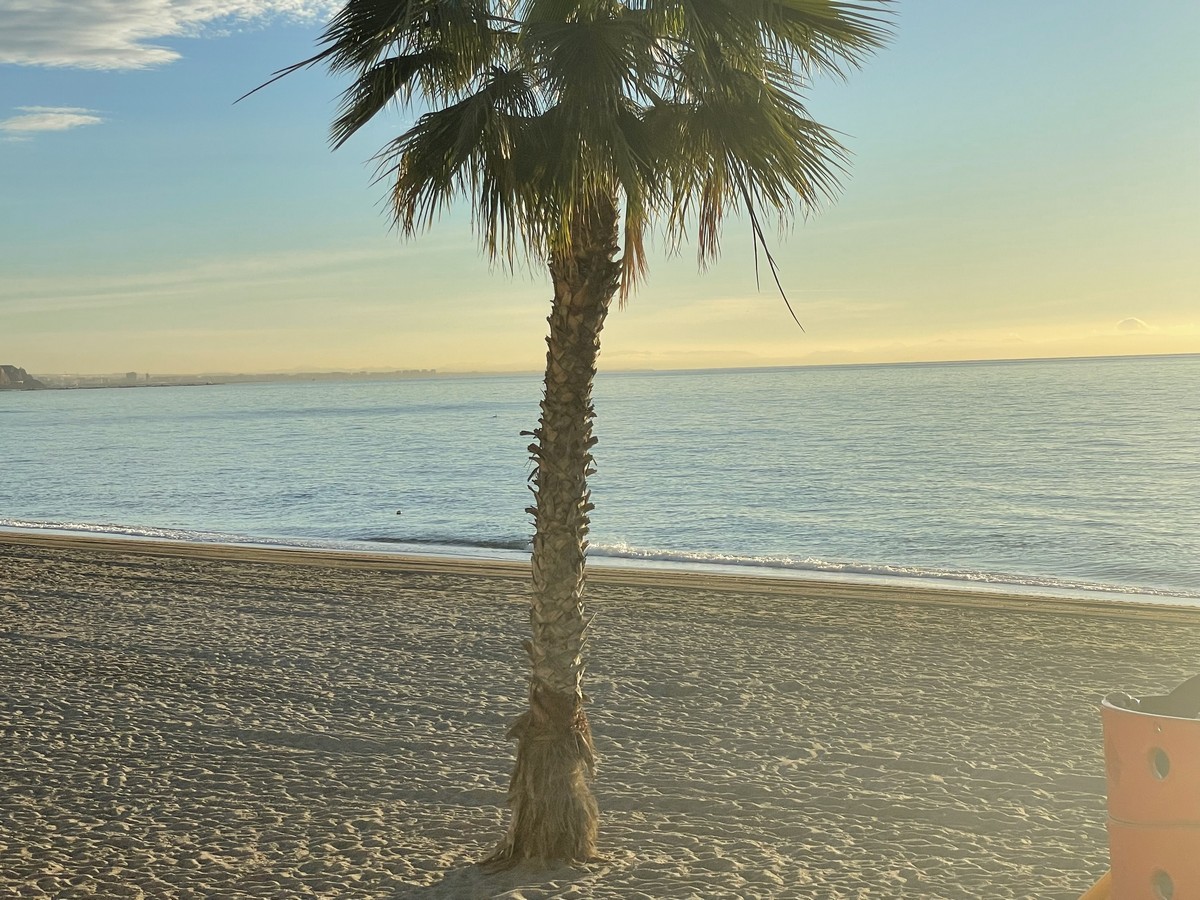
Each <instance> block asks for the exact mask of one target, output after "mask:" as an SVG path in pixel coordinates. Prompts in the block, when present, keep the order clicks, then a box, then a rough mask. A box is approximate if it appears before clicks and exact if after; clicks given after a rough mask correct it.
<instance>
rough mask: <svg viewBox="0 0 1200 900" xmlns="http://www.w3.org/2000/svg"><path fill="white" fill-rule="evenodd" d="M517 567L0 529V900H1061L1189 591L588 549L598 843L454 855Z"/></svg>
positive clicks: (1177, 634)
mask: <svg viewBox="0 0 1200 900" xmlns="http://www.w3.org/2000/svg"><path fill="white" fill-rule="evenodd" d="M525 592H526V583H525V576H524V571H523V567H522V566H520V565H513V564H506V563H472V562H463V561H449V560H430V559H405V558H399V557H395V556H350V555H337V554H329V553H317V552H307V551H272V550H254V549H248V548H245V549H243V548H229V547H218V546H207V547H196V546H193V545H177V544H153V543H151V542H127V541H115V540H103V539H93V538H64V537H54V536H50V535H24V534H13V533H8V534H0V758H2V759H3V761H4V762H3V768H2V770H0V896H5V897H10V896H11V897H18V898H42V897H48V898H60V897H76V896H80V897H82V896H98V897H106V898H107V897H180V898H234V897H347V898H349V897H363V898H366V897H379V898H385V897H386V898H399V897H415V898H425V897H429V898H483V897H509V898H525V900H532V898H550V897H566V898H571V897H597V898H601V897H603V898H621V900H628V898H675V897H681V898H682V897H696V898H713V897H737V898H745V897H797V898H809V897H812V898H875V897H911V898H997V900H998V898H1031V897H1036V898H1063V900H1066V898H1072V900H1073V898H1076V897H1078V895H1079V894H1080V893H1082V892H1083V891H1084V890H1085V889H1086V888H1087V887H1089V886H1090V885H1091V884H1092V883H1093V882H1094V881H1095V880H1096V879H1097V878H1098V877H1099V876H1100V875H1101V874H1102V873H1103V872H1104V871H1105V870H1106V869H1107V866H1108V862H1107V842H1106V836H1105V829H1104V819H1105V811H1104V803H1105V800H1104V797H1105V782H1104V768H1103V755H1102V750H1101V735H1100V720H1099V714H1098V710H1097V704H1098V702H1099V700H1100V698H1101V697H1102V696H1103V695H1104V694H1105V693H1107V692H1109V691H1111V690H1117V689H1120V690H1127V691H1129V692H1130V693H1133V694H1139V693H1158V692H1161V691H1162V690H1163V689H1165V688H1169V687H1172V686H1174V685H1175V684H1176V683H1178V682H1179V681H1181V680H1182V679H1183V678H1184V677H1186V676H1187V675H1189V674H1194V673H1195V671H1196V666H1197V647H1200V610H1189V609H1173V608H1160V607H1151V606H1143V607H1137V606H1129V605H1123V604H1091V603H1072V602H1069V601H1039V600H1030V599H1028V598H1006V597H1002V596H999V595H993V594H971V593H966V592H933V591H925V590H915V589H899V588H896V589H892V588H883V587H872V586H857V585H855V586H852V585H845V584H840V585H839V584H831V585H821V584H815V583H805V582H798V581H771V580H767V579H756V578H742V579H736V578H705V577H703V576H698V575H686V574H667V573H660V572H654V571H647V570H627V571H612V570H610V571H604V570H599V569H597V570H594V572H593V577H592V581H591V589H590V594H589V597H590V601H589V602H590V609H591V611H592V612H594V614H595V623H594V631H593V636H592V640H591V645H590V653H591V656H590V667H589V675H588V680H587V685H588V689H589V694H590V697H591V701H592V702H591V707H590V716H591V720H592V727H593V729H594V731H595V738H596V744H597V748H598V750H599V752H600V754H601V760H600V766H601V767H600V772H599V777H598V780H597V783H596V793H597V797H598V799H599V802H600V807H601V811H602V815H603V820H602V833H601V841H602V846H603V848H604V851H605V853H606V858H605V859H604V861H603V862H600V863H596V864H593V865H591V866H589V867H586V868H579V869H567V868H563V869H558V870H554V871H550V872H535V871H527V870H516V871H513V872H508V873H503V874H490V875H489V874H485V873H483V872H481V871H480V870H479V869H478V868H476V867H475V866H474V865H473V863H474V861H476V860H478V859H480V858H482V857H483V856H485V855H486V854H487V852H488V851H489V850H490V849H491V848H492V846H493V845H494V844H495V843H496V842H497V841H498V840H499V838H500V837H501V835H502V832H503V827H504V822H505V809H504V794H505V785H506V782H507V778H508V772H509V767H510V764H511V761H512V756H513V749H512V746H511V745H510V744H509V743H508V742H507V741H506V740H505V737H504V732H505V728H506V725H507V723H508V722H509V721H510V720H511V719H512V718H513V717H515V716H516V715H517V714H519V713H520V712H521V711H522V709H523V704H524V690H525V685H524V672H523V669H522V663H521V652H520V647H519V644H520V641H521V639H522V638H523V637H524V636H525V633H526V627H527V610H526V603H525Z"/></svg>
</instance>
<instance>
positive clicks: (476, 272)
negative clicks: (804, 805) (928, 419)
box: [0, 0, 1200, 374]
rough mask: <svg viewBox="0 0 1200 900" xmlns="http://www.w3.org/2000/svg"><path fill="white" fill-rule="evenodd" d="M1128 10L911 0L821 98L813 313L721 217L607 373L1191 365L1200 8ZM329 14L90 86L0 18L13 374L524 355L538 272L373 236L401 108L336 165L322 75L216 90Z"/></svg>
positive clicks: (90, 80) (1, 338)
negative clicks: (719, 244) (826, 143)
mask: <svg viewBox="0 0 1200 900" xmlns="http://www.w3.org/2000/svg"><path fill="white" fill-rule="evenodd" d="M181 2H184V3H185V5H186V4H187V3H192V2H193V0H181ZM246 3H247V4H248V7H247V8H249V7H250V6H254V5H255V4H254V3H253V2H251V0H246ZM81 5H82V6H83V7H86V8H87V9H88V10H90V11H91V18H90V19H89V20H88V21H90V22H91V23H92V26H95V25H96V22H102V21H107V20H106V19H105V18H104V17H110V16H111V17H115V18H119V17H120V15H121V13H119V12H113V11H111V10H110V9H109V8H108V7H107V6H105V5H104V4H101V3H99V2H98V0H82V2H81ZM1146 6H1147V8H1148V9H1152V11H1153V12H1154V15H1142V16H1137V17H1133V18H1131V17H1129V16H1128V15H1125V14H1124V13H1125V7H1124V5H1117V2H1116V0H1098V2H1097V3H1096V4H1092V5H1091V6H1089V8H1088V11H1087V14H1086V16H1083V15H1082V13H1081V11H1080V9H1079V8H1078V7H1077V6H1076V5H1075V4H1044V3H1040V2H1036V0H1027V2H1016V3H1012V4H1005V5H1004V7H1003V9H1001V8H997V7H994V6H993V5H986V4H963V3H961V2H958V0H909V2H905V3H900V4H898V7H897V8H898V10H899V20H898V23H897V36H896V39H895V42H894V44H893V45H892V46H891V47H889V48H887V49H885V50H883V51H882V52H881V53H880V54H879V55H878V56H877V57H876V58H875V59H873V60H872V61H870V62H869V63H868V64H867V66H866V68H865V69H864V70H863V71H861V72H857V73H852V74H851V75H850V77H849V79H848V81H847V82H846V83H845V84H838V83H829V82H821V83H819V84H817V85H815V86H814V88H813V91H812V95H811V98H810V103H809V107H810V111H811V112H812V114H813V116H814V118H816V119H818V120H819V121H822V122H824V123H826V124H828V125H830V126H831V127H833V128H835V129H837V130H839V131H840V132H843V133H844V134H845V137H844V141H845V143H846V144H847V146H848V147H849V148H850V150H851V151H852V152H853V162H852V166H851V169H850V172H849V173H848V175H847V177H846V178H845V182H844V184H845V189H844V192H843V194H842V196H841V197H840V199H839V201H838V202H837V203H836V204H834V205H832V206H830V208H828V209H825V210H822V211H820V212H819V213H817V214H814V215H812V216H810V217H808V218H807V219H802V220H800V221H799V222H797V223H796V225H795V227H794V229H792V230H791V231H790V232H789V233H788V234H787V235H786V236H784V237H783V238H781V241H780V242H779V244H778V245H777V248H776V256H777V258H778V261H779V263H780V267H781V274H782V278H783V282H784V286H785V288H786V289H787V291H788V296H789V298H790V300H791V302H792V305H793V307H794V308H795V309H796V312H797V314H798V316H799V317H800V319H801V321H802V322H803V324H804V326H805V331H803V332H802V331H801V330H800V329H799V328H797V327H796V325H795V324H794V323H793V322H792V320H791V317H790V316H789V315H788V313H787V310H786V308H785V307H784V304H783V302H782V300H781V299H780V297H779V295H778V293H777V292H776V291H775V288H774V285H773V284H772V282H771V280H770V277H769V274H768V273H766V270H765V266H764V268H763V283H762V285H761V288H760V287H757V286H756V284H755V274H754V272H755V264H754V259H753V255H752V254H751V252H750V239H749V234H748V231H747V228H746V226H745V223H744V222H739V221H736V220H734V221H730V222H729V223H728V224H727V227H726V228H725V231H724V244H725V251H726V252H725V256H724V258H723V259H722V260H721V261H720V263H719V264H718V265H716V266H714V267H713V269H712V270H711V271H709V272H707V273H704V274H700V273H698V272H697V271H696V267H695V264H694V260H693V258H692V256H691V255H690V252H691V251H690V250H688V249H686V248H685V250H684V251H683V254H682V256H681V257H680V258H675V259H668V258H664V257H663V256H662V255H661V254H660V255H659V256H658V257H657V258H652V259H651V268H650V275H649V279H648V281H647V283H646V284H645V285H644V286H643V287H642V288H641V290H640V291H639V292H638V293H637V294H635V295H634V296H633V297H632V298H631V299H630V301H629V303H628V305H627V306H626V307H625V308H624V309H619V310H614V311H613V313H612V315H611V316H610V317H609V320H608V325H607V327H606V331H605V334H604V349H603V352H602V355H601V365H602V368H604V369H607V370H616V369H629V368H706V367H719V366H758V365H804V364H823V363H859V362H905V361H934V360H962V359H987V358H1003V359H1014V358H1041V357H1055V356H1103V355H1134V354H1158V353H1196V352H1200V253H1197V247H1200V154H1197V153H1196V148H1197V146H1200V116H1198V115H1197V108H1198V103H1197V101H1198V99H1200V62H1198V61H1197V55H1196V54H1195V53H1194V46H1195V45H1196V43H1197V42H1198V39H1200V5H1194V4H1183V3H1177V2H1175V0H1148V3H1147V4H1146ZM276 7H278V4H276ZM276 7H271V6H270V5H269V4H266V5H264V6H263V10H262V14H263V15H264V16H267V17H268V18H267V21H268V22H269V21H270V20H269V14H270V12H271V9H274V8H276ZM112 24H113V34H114V35H115V34H117V33H118V32H120V29H119V28H117V26H118V25H119V24H120V23H119V22H116V21H114V22H113V23H112ZM60 26H61V23H53V22H47V23H45V28H46V30H47V34H50V33H51V32H53V31H55V30H56V29H59V28H60ZM165 27H166V26H164V28H165ZM68 31H69V29H68ZM93 31H94V32H95V34H101V33H102V29H101V30H100V31H96V30H95V27H93ZM318 31H319V26H318V25H317V24H315V23H310V24H308V25H305V26H296V25H294V24H292V25H285V24H282V23H276V24H267V25H264V26H263V27H261V28H259V29H258V30H255V31H250V32H245V33H238V32H234V33H232V34H230V33H226V32H217V31H214V32H213V33H212V34H211V35H204V34H201V38H202V39H196V40H187V41H183V40H177V39H175V38H172V37H170V34H171V33H170V32H169V31H164V32H163V37H162V39H161V41H157V40H156V41H155V42H154V43H156V44H162V45H163V46H169V47H170V48H171V52H170V53H168V54H166V55H164V56H162V57H161V58H158V57H154V58H151V57H149V56H147V55H146V53H147V52H148V51H147V50H146V48H145V47H140V48H137V47H133V45H129V46H125V45H120V46H118V45H117V44H114V46H113V47H112V48H110V50H111V51H112V52H111V53H108V54H107V55H105V57H104V59H105V60H107V62H106V63H105V66H106V68H105V70H104V71H99V72H97V71H89V70H86V69H84V68H74V69H72V68H65V69H64V68H49V67H47V66H48V65H55V66H61V65H63V64H64V60H58V61H57V62H56V61H55V60H51V59H49V58H48V57H47V58H44V59H43V58H41V57H39V56H38V52H39V51H37V47H39V46H43V45H42V44H39V43H37V42H36V41H26V42H25V43H23V44H21V45H20V47H17V46H16V45H15V44H14V43H12V42H13V40H15V39H13V38H12V37H11V35H10V36H9V37H6V36H5V34H6V32H5V29H4V27H3V20H2V18H0V67H2V68H3V70H4V77H3V79H0V101H2V102H0V167H2V168H3V171H4V173H5V175H6V185H5V196H4V199H3V210H4V214H3V215H2V216H0V274H2V275H3V277H2V278H0V362H3V363H9V364H12V365H18V366H22V367H24V368H26V369H28V370H29V371H30V372H31V373H34V374H37V373H73V372H74V373H86V372H125V371H140V372H146V371H150V372H162V373H167V372H172V373H189V372H267V371H294V370H332V369H352V370H360V369H368V368H435V369H438V370H439V371H534V370H538V369H540V367H541V365H542V361H543V354H544V350H545V347H544V344H543V340H542V338H543V335H544V333H545V316H546V313H547V311H548V305H549V301H550V288H549V284H548V281H547V279H546V277H545V276H544V275H543V274H542V273H541V272H540V271H537V270H536V268H535V269H534V270H533V271H521V272H518V273H516V274H515V275H509V274H506V273H504V272H500V271H491V270H490V269H489V266H488V265H487V264H486V262H484V261H483V260H482V259H481V257H480V253H479V250H478V247H477V245H476V243H475V241H474V239H473V237H472V235H471V234H470V231H469V228H468V226H467V224H466V221H465V216H464V214H463V213H462V211H460V210H456V211H453V212H451V213H450V214H448V215H447V216H446V218H445V221H443V222H441V223H439V224H438V225H437V226H435V228H434V230H433V231H432V232H431V233H429V234H427V235H424V236H422V237H420V238H418V239H417V240H416V241H413V242H409V243H404V242H401V241H400V240H399V239H398V238H397V236H396V235H395V234H394V233H389V231H388V229H387V221H386V218H385V217H384V216H383V215H382V214H381V210H380V204H379V199H380V196H381V194H382V187H381V186H379V185H372V184H371V168H370V166H369V165H364V160H368V159H369V158H370V156H371V155H372V153H374V151H375V150H377V149H378V148H379V147H380V146H381V145H382V144H383V143H385V142H386V141H387V140H388V139H389V138H390V137H392V136H394V135H395V134H396V133H398V132H399V131H400V130H401V129H402V127H403V122H402V121H401V120H400V119H398V118H397V119H396V120H394V121H391V122H387V123H380V124H379V125H377V126H372V127H371V128H370V129H368V130H366V131H365V132H364V133H363V134H362V135H360V136H358V137H356V138H355V140H354V141H352V142H351V143H350V144H349V145H347V147H346V148H344V149H342V150H340V151H338V152H337V153H333V154H331V153H329V152H328V150H327V148H326V144H325V129H326V128H327V125H328V119H329V115H330V108H331V106H330V103H331V101H332V99H333V98H334V97H335V96H336V94H337V92H338V90H339V89H340V86H339V85H338V84H337V83H335V82H334V81H332V80H330V79H329V78H327V77H325V76H323V75H321V74H320V73H318V72H310V73H305V74H302V75H298V76H296V77H295V78H294V79H292V80H291V81H289V80H287V79H285V81H284V82H281V83H280V84H279V85H277V86H273V87H272V88H271V89H269V90H267V91H264V92H261V93H260V94H256V95H255V96H254V97H253V98H250V99H249V100H247V101H244V102H243V103H241V104H238V105H237V106H234V105H232V103H231V101H232V100H233V99H234V98H235V97H237V96H238V95H239V94H241V93H243V92H244V91H245V90H246V89H247V88H248V87H253V86H254V85H255V84H257V83H259V82H260V81H261V80H263V78H264V77H265V76H266V75H269V73H270V71H272V70H274V69H276V68H278V67H279V66H281V65H283V64H286V63H288V62H291V61H293V60H294V59H298V58H302V57H303V56H305V55H306V53H307V51H308V49H309V48H310V47H311V46H312V43H313V40H314V38H315V35H316V34H317V33H318ZM95 34H93V32H89V35H92V37H94V36H95ZM114 40H115V38H114ZM122 40H124V38H122ZM64 42H65V43H64ZM94 43H95V42H94V41H93V40H92V38H91V37H89V39H88V40H87V41H84V40H82V39H80V40H79V41H77V42H75V43H72V37H71V35H70V34H66V35H62V34H58V37H57V38H56V41H55V42H48V43H45V44H44V46H45V47H47V48H52V47H55V46H58V47H60V49H61V47H62V46H68V47H71V46H74V47H76V50H77V51H78V53H79V54H84V56H86V53H85V51H87V52H89V53H90V52H91V51H90V50H88V48H89V47H92V46H93V44H94ZM31 48H32V49H31ZM81 48H82V49H81ZM122 48H124V49H122ZM131 48H132V49H131ZM18 50H19V51H20V52H19V53H18V52H17V51H18ZM46 52H47V53H48V52H49V50H47V51H46ZM55 52H58V51H55ZM123 53H125V54H127V55H128V59H125V57H124V56H122V54H123ZM173 54H174V55H179V54H181V55H182V56H181V58H178V59H175V60H174V61H171V58H172V55H173ZM84 56H80V57H79V59H78V60H75V61H74V62H72V61H71V60H66V61H65V64H66V65H67V66H72V65H75V66H84V65H85V64H87V63H86V59H85V58H84ZM123 59H124V60H125V61H124V62H122V60H123ZM155 60H157V61H155ZM1114 60H1120V66H1119V67H1116V68H1114V65H1113V61H1114ZM43 63H44V64H46V65H42V64H43ZM139 66H140V68H139Z"/></svg>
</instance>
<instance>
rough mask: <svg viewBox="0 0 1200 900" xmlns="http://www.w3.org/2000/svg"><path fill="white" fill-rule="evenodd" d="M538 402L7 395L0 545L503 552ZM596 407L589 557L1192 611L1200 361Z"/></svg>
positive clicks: (686, 377) (896, 370) (816, 381)
mask: <svg viewBox="0 0 1200 900" xmlns="http://www.w3.org/2000/svg"><path fill="white" fill-rule="evenodd" d="M539 395H540V385H539V379H538V378H536V377H532V376H512V377H487V378H450V377H446V378H436V379H427V380H410V381H399V382H365V383H364V382H344V383H310V384H295V383H274V384H257V385H219V386H212V387H186V388H185V387H179V388H141V389H131V390H80V391H44V392H34V393H17V392H6V393H0V460H2V468H0V527H6V528H22V529H26V528H39V529H40V528H51V529H60V530H69V531H99V532H105V533H117V534H129V535H135V536H137V535H140V536H148V537H160V538H162V537H165V538H176V539H188V540H213V541H222V542H231V541H234V542H237V541H247V542H256V543H282V544H297V545H302V546H328V547H339V548H344V549H372V550H376V551H378V550H395V551H408V552H421V553H431V552H433V553H449V554H457V555H464V556H493V557H494V556H508V555H511V556H516V555H519V554H522V553H524V552H526V542H527V540H528V537H529V535H530V531H531V527H530V525H529V522H528V516H527V515H526V514H525V513H524V508H525V507H526V506H527V505H528V504H529V493H528V489H527V488H526V486H525V485H526V479H527V476H528V475H529V472H530V464H529V462H528V459H527V452H526V446H527V445H528V442H529V439H528V438H524V437H521V435H520V432H521V431H522V430H528V429H530V428H532V427H533V425H534V424H535V423H536V418H537V401H538V398H539ZM596 408H597V413H598V419H597V424H596V428H597V435H598V436H599V438H600V444H599V445H598V447H597V448H596V456H597V460H598V463H599V473H598V474H597V475H596V476H595V478H594V480H593V487H594V495H595V502H596V511H595V513H594V514H593V530H592V538H593V540H592V550H591V555H592V558H593V561H594V562H598V563H599V562H611V561H614V560H618V559H620V560H637V561H640V563H641V564H647V565H666V564H674V565H686V566H689V567H706V566H750V567H757V568H758V569H760V570H761V571H763V572H768V571H770V572H775V573H779V572H786V573H789V574H792V575H805V574H809V575H816V576H820V577H831V576H832V577H868V578H872V579H900V578H922V579H937V580H939V581H941V582H943V583H946V582H963V583H967V582H969V583H972V584H974V585H976V586H979V585H992V586H996V587H998V588H1003V589H1018V590H1030V591H1035V592H1054V593H1057V592H1060V591H1065V592H1069V593H1076V594H1078V593H1083V592H1089V591H1096V590H1107V591H1115V592H1119V593H1125V594H1133V595H1138V596H1141V597H1143V598H1144V599H1146V600H1157V601H1160V602H1161V601H1168V602H1169V601H1172V600H1176V601H1178V602H1196V601H1197V598H1200V356H1184V357H1157V358H1132V359H1131V358H1125V359H1097V360H1058V361H1038V362H1016V363H1013V362H1009V363H969V364H930V365H902V366H841V367H821V368H800V369H796V368H792V369H770V370H722V371H705V372H670V373H636V374H634V373H626V374H614V375H607V376H605V375H602V376H601V377H600V379H599V381H598V384H597V389H596ZM397 511H399V512H400V515H397ZM743 571H744V570H743Z"/></svg>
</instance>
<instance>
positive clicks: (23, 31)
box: [0, 0, 337, 69]
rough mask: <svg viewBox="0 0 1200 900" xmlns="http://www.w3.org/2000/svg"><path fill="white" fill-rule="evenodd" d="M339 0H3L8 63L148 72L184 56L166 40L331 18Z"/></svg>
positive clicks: (2, 42) (2, 37)
mask: <svg viewBox="0 0 1200 900" xmlns="http://www.w3.org/2000/svg"><path fill="white" fill-rule="evenodd" d="M336 6H337V3H336V2H334V0H38V2H28V0H0V64H3V63H9V64H14V65H21V66H58V67H69V68H80V69H146V68H151V67H153V66H159V65H163V64H165V63H169V62H172V61H173V60H176V59H178V58H179V55H180V54H179V52H178V51H176V50H173V49H171V48H170V47H166V46H162V45H161V44H160V43H158V42H161V41H162V40H163V39H165V38H175V37H197V36H202V35H204V34H205V33H209V32H213V31H214V30H220V29H223V28H228V27H229V26H230V25H233V24H237V23H251V22H261V21H264V20H267V19H273V18H285V19H294V20H310V19H314V18H319V17H322V16H325V15H327V14H328V13H329V12H330V11H332V10H333V9H334V8H335V7H336Z"/></svg>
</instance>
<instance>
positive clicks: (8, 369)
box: [0, 365, 46, 391]
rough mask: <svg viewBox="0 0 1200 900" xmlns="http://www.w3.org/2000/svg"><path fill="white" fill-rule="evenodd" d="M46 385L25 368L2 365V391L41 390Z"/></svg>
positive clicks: (0, 380) (0, 368)
mask: <svg viewBox="0 0 1200 900" xmlns="http://www.w3.org/2000/svg"><path fill="white" fill-rule="evenodd" d="M45 387H46V385H44V384H42V383H41V382H40V381H38V380H37V379H36V378H34V377H33V376H32V375H30V374H29V373H28V372H26V371H25V370H24V369H21V368H18V367H17V366H4V365H0V391H40V390H42V389H43V388H45Z"/></svg>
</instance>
